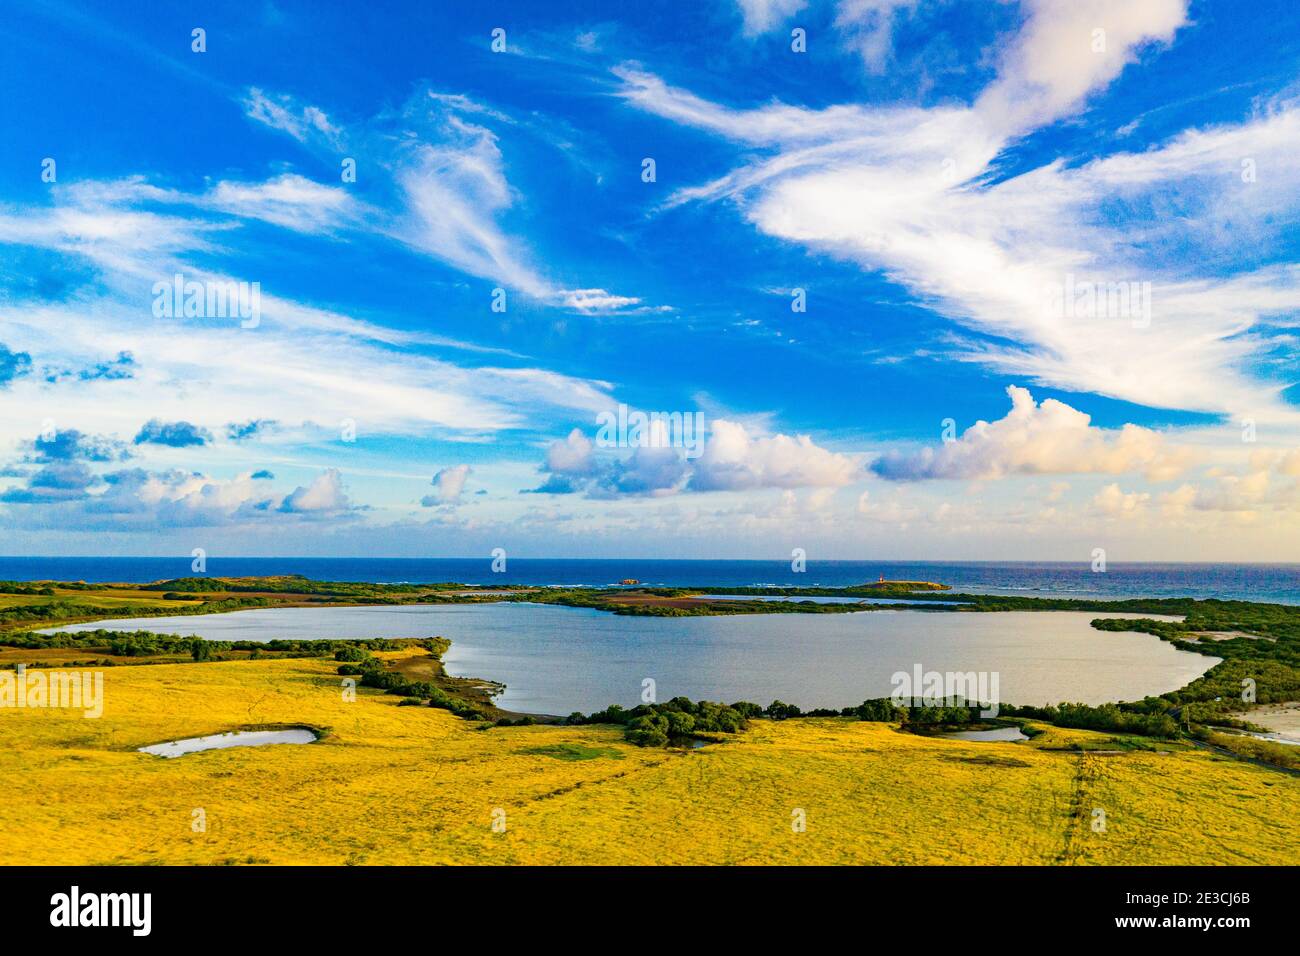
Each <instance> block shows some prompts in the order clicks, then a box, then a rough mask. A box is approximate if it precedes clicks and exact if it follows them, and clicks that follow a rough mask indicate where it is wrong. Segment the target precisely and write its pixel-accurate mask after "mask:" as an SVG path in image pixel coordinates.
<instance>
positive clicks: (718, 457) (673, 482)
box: [531, 419, 860, 498]
mask: <svg viewBox="0 0 1300 956" xmlns="http://www.w3.org/2000/svg"><path fill="white" fill-rule="evenodd" d="M647 433H648V437H647V438H646V440H645V441H644V442H643V443H640V444H638V447H636V448H635V449H633V451H632V453H631V454H630V455H627V456H626V457H623V458H616V457H600V456H598V455H597V453H596V450H595V448H594V446H593V445H592V442H591V441H590V440H589V439H588V438H587V437H586V436H585V435H583V434H582V432H581V431H579V430H578V429H576V428H575V429H574V430H573V431H571V432H570V433H569V434H568V436H567V437H566V438H564V439H563V440H561V441H556V442H552V443H551V445H550V447H549V448H548V449H547V453H546V462H545V463H544V464H543V465H542V468H541V470H542V472H543V473H545V474H546V475H547V480H546V481H545V482H544V483H543V484H542V485H541V486H540V487H538V488H535V489H531V490H532V491H534V492H537V493H542V494H573V493H579V492H580V493H583V494H585V495H586V496H587V497H591V498H617V497H625V496H644V497H666V496H670V495H676V494H678V493H681V492H704V491H742V490H750V489H759V488H784V489H794V488H837V487H840V486H842V485H846V484H848V483H849V482H851V481H853V480H854V478H856V477H858V475H859V472H860V467H859V464H858V462H857V460H856V459H855V458H854V457H852V456H849V455H843V454H840V453H837V452H832V451H829V450H827V449H825V448H822V447H820V446H818V445H817V444H816V443H814V442H813V440H812V439H811V438H809V437H808V436H807V435H799V436H796V437H791V436H789V435H780V434H778V435H758V434H753V433H751V432H750V430H749V429H748V428H746V426H745V425H743V424H741V423H739V422H734V421H728V420H726V419H714V421H713V422H712V423H711V425H710V434H709V437H708V438H707V440H706V441H705V442H704V450H703V452H702V454H700V456H699V457H698V458H688V457H687V456H686V454H685V452H684V450H683V449H681V448H677V447H673V445H672V443H671V441H670V439H671V436H670V435H668V434H667V428H666V426H665V425H664V423H663V422H661V421H658V422H652V423H651V424H650V426H649V428H648V430H647Z"/></svg>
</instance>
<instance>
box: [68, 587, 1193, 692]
mask: <svg viewBox="0 0 1300 956" xmlns="http://www.w3.org/2000/svg"><path fill="white" fill-rule="evenodd" d="M1119 616H1124V615H1111V614H1097V613H1081V612H1074V611H1051V612H1044V611H1038V612H1032V611H1010V612H1001V613H955V612H925V611H895V610H878V611H865V612H861V613H848V614H807V615H802V614H800V615H795V614H773V615H766V614H762V615H735V616H727V617H678V618H655V617H629V616H619V615H613V614H609V613H606V612H602V611H596V610H591V609H587V608H565V607H556V606H551V605H540V604H523V603H516V604H479V605H407V606H404V607H343V608H259V609H255V610H248V611H235V612H231V613H227V614H208V615H200V616H179V617H154V618H132V619H117V620H112V621H99V622H94V623H90V624H80V625H70V626H67V627H65V628H62V630H68V631H78V630H88V629H93V628H96V627H107V628H112V629H114V630H149V631H154V632H157V633H163V634H183V635H197V636H199V637H203V638H206V639H208V640H221V641H238V640H246V641H268V640H273V639H275V638H285V639H295V638H296V639H303V638H334V639H339V638H365V637H435V636H441V637H445V638H448V639H449V640H451V642H452V645H451V649H450V651H448V653H447V654H446V656H445V658H444V660H445V661H446V664H447V669H448V672H449V673H452V674H454V675H457V676H462V677H478V678H484V679H487V680H493V681H498V682H500V683H503V684H505V685H506V690H505V692H504V693H503V694H502V695H501V696H500V697H499V698H497V703H498V704H499V705H500V706H502V707H505V708H507V709H510V710H516V711H522V712H525V713H536V714H559V715H563V714H568V713H571V712H572V711H575V710H581V711H584V712H590V711H593V710H600V709H602V708H604V707H606V706H608V705H609V704H613V703H617V704H622V705H624V706H625V707H631V706H635V705H636V704H638V703H640V700H641V693H642V687H643V681H644V680H646V679H647V678H649V679H651V680H653V681H654V682H655V691H656V695H657V698H658V699H659V700H667V699H669V698H670V697H676V696H679V695H680V696H685V697H690V698H691V699H696V700H698V699H707V700H721V701H727V702H731V701H736V700H751V701H754V702H756V703H762V704H767V703H769V702H770V701H772V700H774V699H778V698H779V699H781V700H784V701H786V702H787V703H792V704H797V705H799V706H800V707H803V708H804V709H809V708H813V707H844V706H848V705H850V704H857V703H859V702H861V701H862V700H864V699H866V698H869V697H884V696H888V695H889V693H890V691H891V689H892V684H891V681H890V678H891V675H893V674H894V673H895V672H897V671H906V672H909V673H910V672H911V671H912V670H913V668H914V667H915V666H916V665H918V664H919V665H920V666H921V667H922V669H924V670H927V671H928V670H935V671H940V672H943V671H961V672H966V671H976V672H981V671H982V672H995V673H997V674H998V681H999V689H1000V699H1001V700H1003V701H1006V702H1010V703H1018V704H1044V703H1056V702H1061V701H1082V702H1084V703H1089V704H1098V703H1103V702H1105V701H1110V700H1134V699H1138V698H1141V697H1144V696H1146V695H1148V694H1161V693H1164V692H1166V691H1171V690H1175V689H1176V688H1179V687H1182V686H1183V685H1184V684H1186V683H1188V682H1189V681H1191V680H1193V679H1195V678H1196V677H1198V676H1200V675H1201V674H1203V673H1204V672H1205V671H1207V670H1209V668H1210V667H1212V666H1213V665H1214V664H1216V663H1218V658H1214V657H1207V656H1204V655H1200V654H1192V653H1188V652H1186V651H1180V650H1177V649H1175V648H1174V647H1172V646H1170V645H1169V644H1166V643H1164V642H1163V641H1161V640H1159V639H1158V638H1155V637H1152V636H1151V635H1147V634H1136V633H1113V632H1108V631H1098V630H1095V629H1094V628H1092V627H1091V626H1090V624H1089V622H1090V621H1092V620H1093V619H1094V618H1098V617H1119Z"/></svg>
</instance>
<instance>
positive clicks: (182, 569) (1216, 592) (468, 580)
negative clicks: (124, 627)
mask: <svg viewBox="0 0 1300 956" xmlns="http://www.w3.org/2000/svg"><path fill="white" fill-rule="evenodd" d="M190 565H191V558H190V556H189V555H188V554H180V555H175V556H172V557H146V558H139V557H21V556H14V557H4V556H0V580H6V581H36V580H56V581H78V580H80V581H88V582H123V583H147V582H150V581H158V580H165V579H170V578H178V577H185V576H188V575H190V574H192V573H194V572H193V571H192V570H191V566H190ZM206 573H207V574H208V575H211V576H228V577H254V576H268V575H282V574H301V575H303V576H305V577H309V578H312V579H313V580H318V581H320V580H327V581H364V582H368V583H375V584H400V583H431V582H440V581H458V582H461V583H464V584H471V585H491V584H497V583H501V582H503V581H509V582H510V583H512V584H525V585H530V586H547V585H560V586H567V587H608V586H611V585H617V584H618V583H619V582H620V581H622V580H624V579H626V578H635V579H636V580H638V581H639V582H640V583H641V584H642V585H643V586H646V587H685V586H704V585H707V586H716V587H761V586H772V587H850V586H855V585H862V584H865V583H869V582H873V581H877V580H878V579H879V577H880V576H881V575H883V576H884V577H885V578H886V579H887V580H890V581H904V580H910V581H918V580H919V581H943V582H944V583H946V584H948V585H950V586H951V587H952V588H953V590H957V591H965V592H969V593H974V594H998V595H1005V596H1024V597H1057V598H1092V599H1102V600H1109V599H1114V600H1120V599H1124V598H1134V597H1195V598H1218V599H1220V600H1244V601H1266V602H1273V603H1279V604H1300V564H1233V563H1223V564H1174V563H1155V562H1152V563H1128V562H1111V563H1110V565H1109V566H1108V568H1107V570H1106V572H1105V573H1094V572H1093V571H1092V570H1091V568H1090V565H1089V564H1088V563H1087V562H1083V561H1080V562H1013V561H989V562H974V561H818V560H815V559H812V558H810V559H809V560H808V562H807V570H806V571H804V572H802V573H798V572H794V571H792V570H791V567H790V562H789V561H782V560H772V561H752V560H751V561H732V560H678V559H645V558H586V559H584V558H572V559H569V558H513V557H512V558H509V559H508V562H507V568H506V571H505V572H504V573H494V572H493V570H492V559H491V558H490V557H489V556H488V555H486V554H485V555H483V556H482V557H469V558H320V557H278V558H262V557H223V556H221V555H219V554H216V555H214V554H209V556H208V558H207V568H206Z"/></svg>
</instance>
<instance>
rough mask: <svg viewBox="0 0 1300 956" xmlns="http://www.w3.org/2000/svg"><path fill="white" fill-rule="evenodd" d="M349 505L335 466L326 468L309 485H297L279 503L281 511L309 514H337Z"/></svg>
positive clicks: (348, 507)
mask: <svg viewBox="0 0 1300 956" xmlns="http://www.w3.org/2000/svg"><path fill="white" fill-rule="evenodd" d="M351 507H352V504H351V502H349V501H348V497H347V495H346V494H345V493H344V491H343V476H342V475H341V474H340V473H339V470H338V469H337V468H327V469H326V470H325V471H323V472H321V474H320V475H319V476H318V477H317V478H316V479H315V480H314V481H313V482H312V483H311V484H310V485H307V486H305V487H304V486H302V485H299V486H298V487H297V488H296V489H294V490H293V491H292V492H290V493H289V494H288V495H286V496H285V498H284V501H283V502H281V504H280V510H281V511H283V512H287V513H291V514H311V515H331V514H338V513H341V512H346V511H348V510H350V509H351Z"/></svg>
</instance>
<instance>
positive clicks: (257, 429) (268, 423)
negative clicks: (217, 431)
mask: <svg viewBox="0 0 1300 956" xmlns="http://www.w3.org/2000/svg"><path fill="white" fill-rule="evenodd" d="M278 424H279V423H278V422H276V421H274V420H272V419H268V418H252V419H249V420H248V421H246V422H230V423H229V424H228V425H226V437H227V438H229V439H230V440H231V441H247V440H249V439H251V438H258V437H261V436H262V435H265V434H266V433H268V432H271V431H274V430H275V428H276V426H277V425H278Z"/></svg>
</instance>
